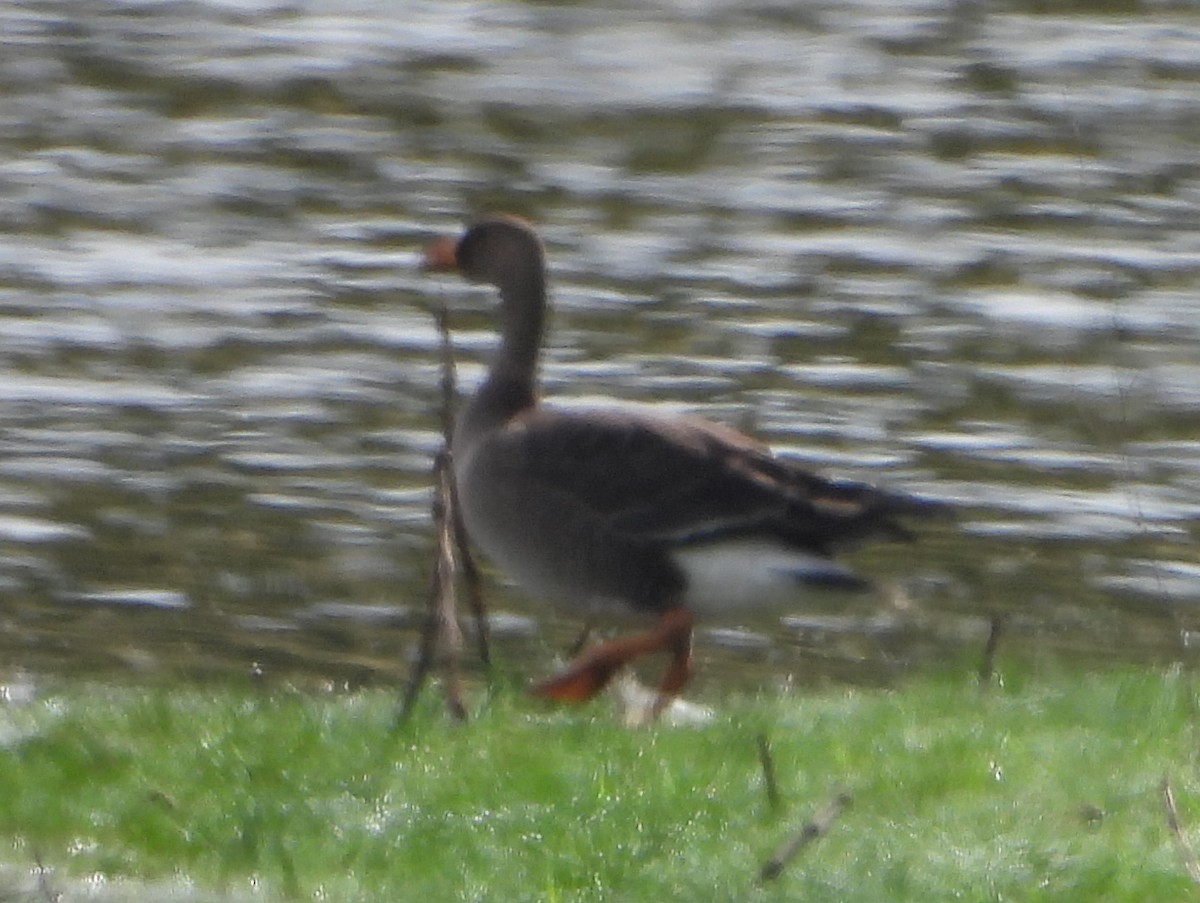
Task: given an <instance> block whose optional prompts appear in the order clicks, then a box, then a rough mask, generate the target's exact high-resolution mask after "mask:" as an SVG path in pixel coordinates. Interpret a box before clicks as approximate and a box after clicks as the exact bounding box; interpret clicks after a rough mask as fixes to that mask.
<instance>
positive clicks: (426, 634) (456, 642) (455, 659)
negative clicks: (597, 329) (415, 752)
mask: <svg viewBox="0 0 1200 903" xmlns="http://www.w3.org/2000/svg"><path fill="white" fill-rule="evenodd" d="M434 319H435V321H436V322H437V327H438V333H439V334H440V336H441V340H442V341H441V356H442V379H441V388H442V405H441V426H442V449H441V451H439V452H438V454H437V457H436V458H435V459H434V463H433V487H434V491H433V502H432V505H431V515H432V519H433V528H434V536H435V538H436V542H437V551H436V554H435V555H434V564H433V573H432V576H431V578H430V585H429V595H428V601H427V603H426V618H425V626H424V627H423V629H422V631H421V642H420V645H419V646H418V649H417V660H416V661H415V662H414V663H413V669H412V673H411V674H410V675H409V680H408V685H407V686H406V687H405V691H404V697H403V700H402V702H401V704H400V709H399V712H398V713H397V716H396V724H397V726H399V725H401V724H403V723H404V722H405V721H407V720H408V717H409V715H410V714H412V709H413V706H414V705H415V703H416V701H417V697H418V696H419V695H420V693H421V689H422V687H423V686H424V685H425V681H426V679H427V678H428V677H429V672H430V671H431V670H432V668H433V661H434V658H435V657H436V656H437V651H438V647H439V646H444V647H445V659H444V661H445V675H446V676H445V688H446V707H447V709H448V710H449V712H450V716H451V717H452V718H454V719H455V720H456V721H463V720H465V719H466V717H467V709H466V705H465V704H464V703H463V695H462V680H461V677H460V674H459V662H460V659H461V652H462V631H461V629H460V628H459V625H458V600H457V595H456V592H455V584H456V582H457V580H458V578H459V577H460V576H461V577H462V579H463V582H464V585H465V586H466V589H467V600H468V604H469V605H470V606H471V611H472V614H473V615H474V618H475V641H476V645H477V649H478V652H479V657H480V659H481V660H482V661H483V664H484V667H488V666H490V665H491V651H490V649H489V643H488V629H487V610H486V607H485V606H484V603H483V593H482V592H481V589H480V580H479V570H478V568H477V567H476V566H475V561H474V559H473V558H472V557H471V553H470V550H469V549H468V547H467V534H466V530H465V529H464V528H463V525H462V517H461V515H460V514H459V508H458V492H457V488H456V487H455V484H454V468H453V466H452V460H451V452H450V437H451V435H452V434H453V431H454V394H455V376H454V355H453V350H452V346H451V343H450V329H449V325H448V318H447V316H446V309H445V306H444V305H439V306H438V307H437V308H436V309H435V310H434Z"/></svg>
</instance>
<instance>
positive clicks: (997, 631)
mask: <svg viewBox="0 0 1200 903" xmlns="http://www.w3.org/2000/svg"><path fill="white" fill-rule="evenodd" d="M1004 624H1005V617H1004V615H992V622H991V626H990V627H989V629H988V637H987V642H986V643H984V645H983V658H982V659H981V660H980V662H979V683H980V685H981V686H987V685H988V684H990V683H991V682H992V675H993V674H995V673H996V650H997V649H999V648H1000V637H1001V636H1002V635H1003V634H1004Z"/></svg>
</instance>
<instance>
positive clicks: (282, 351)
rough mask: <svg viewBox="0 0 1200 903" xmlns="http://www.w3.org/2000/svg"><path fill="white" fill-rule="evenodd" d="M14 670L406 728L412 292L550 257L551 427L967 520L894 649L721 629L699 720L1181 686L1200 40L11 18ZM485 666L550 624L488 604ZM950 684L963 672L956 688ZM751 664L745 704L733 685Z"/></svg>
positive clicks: (475, 341) (863, 30)
mask: <svg viewBox="0 0 1200 903" xmlns="http://www.w3.org/2000/svg"><path fill="white" fill-rule="evenodd" d="M0 34H2V35H3V36H4V52H3V54H0V223H2V224H3V241H2V242H0V600H2V601H0V617H2V621H0V644H2V646H0V648H2V649H3V659H2V660H0V667H3V668H4V669H7V670H8V671H12V670H15V669H29V670H34V671H44V670H50V671H53V672H56V673H61V672H87V673H96V672H100V673H114V672H116V673H119V672H123V671H128V670H131V669H132V670H134V671H137V672H139V673H142V672H145V673H150V674H161V675H165V676H168V677H177V676H186V675H192V676H194V675H206V674H217V675H220V674H225V673H232V674H245V673H248V672H250V671H251V670H252V669H257V670H258V671H262V672H265V673H268V674H272V673H274V674H288V675H303V676H308V677H315V678H318V679H325V678H328V679H337V680H353V681H358V680H384V681H392V680H395V679H397V678H398V677H399V676H401V675H402V674H403V673H404V672H405V671H406V669H407V660H408V657H409V655H410V647H411V646H412V638H413V633H412V628H413V625H414V623H416V621H417V620H418V619H419V616H420V613H421V610H422V606H423V604H424V594H425V586H426V581H427V574H428V569H429V552H430V542H431V540H430V526H429V515H428V509H429V500H430V499H429V477H428V470H429V465H430V460H431V457H432V455H433V453H434V452H435V451H436V450H437V448H438V446H439V443H440V437H439V434H438V405H439V393H438V378H439V371H438V355H437V345H438V337H437V333H436V330H435V329H434V327H433V322H432V319H431V316H430V311H431V309H432V307H433V305H434V304H436V303H439V302H445V303H446V304H448V305H449V306H450V307H451V309H452V312H453V325H454V328H455V335H456V339H455V341H456V347H457V352H458V357H459V360H460V377H461V379H462V381H463V382H464V383H465V384H470V383H472V382H473V381H474V380H476V379H477V378H478V376H479V374H480V372H481V367H482V364H483V361H484V360H485V359H486V354H487V350H488V348H489V347H490V345H491V341H492V339H491V332H490V329H491V319H490V316H489V309H490V308H489V298H488V296H487V294H486V292H481V291H478V290H475V289H472V288H469V287H468V286H466V285H464V284H462V283H461V282H459V281H457V280H452V279H446V278H436V279H434V278H430V277H428V276H425V275H423V274H421V273H420V272H418V271H417V270H416V268H415V261H416V258H417V251H418V250H419V248H420V246H421V244H422V243H423V242H424V241H425V240H426V239H427V238H428V237H429V236H430V235H432V234H433V233H435V232H441V231H457V230H458V229H460V228H461V226H462V224H463V223H464V222H465V221H466V220H468V219H469V218H470V217H471V216H472V215H473V214H476V213H478V212H481V211H484V210H491V209H506V210H512V211H516V212H520V213H522V214H524V215H526V216H528V217H530V218H531V219H533V220H535V221H536V222H537V223H538V224H539V226H540V228H541V229H542V231H543V234H544V236H545V238H546V240H547V244H548V249H549V254H550V260H551V265H552V279H553V292H554V301H555V304H556V312H555V316H554V318H553V323H552V335H551V337H550V343H549V347H548V349H547V353H546V358H545V379H546V383H547V391H548V393H549V394H552V395H555V396H570V397H577V398H579V399H581V400H584V401H595V400H597V399H601V398H605V399H612V398H615V399H618V400H621V401H625V402H649V403H653V404H656V405H661V406H663V407H665V408H668V409H671V410H682V411H691V412H698V413H702V414H705V415H708V416H712V417H715V418H719V419H722V420H724V421H726V422H730V423H733V424H735V425H737V426H740V427H743V428H746V429H750V430H752V431H754V432H756V433H758V434H759V435H761V436H762V437H764V438H765V439H766V440H768V441H769V442H770V443H772V444H773V445H774V446H775V447H777V448H778V449H780V450H781V451H783V452H785V453H788V454H791V455H794V456H796V457H798V458H799V459H801V460H803V461H806V462H808V463H809V464H811V466H813V467H815V468H818V469H820V470H822V471H824V472H827V473H831V474H835V475H839V476H845V477H853V478H857V479H865V480H870V481H876V482H882V483H886V484H887V485H890V486H893V487H896V488H902V489H907V490H910V491H916V492H921V493H924V494H927V495H930V496H934V497H937V498H941V499H945V500H947V501H951V502H954V503H955V504H956V505H958V506H959V507H960V509H961V511H960V514H959V517H958V520H957V523H955V524H953V525H936V526H933V527H931V528H929V529H927V530H925V531H923V532H924V534H925V535H924V537H923V540H922V541H921V542H920V543H919V544H917V545H914V546H904V547H894V546H893V547H886V546H883V547H874V548H871V549H867V550H863V551H862V552H860V553H858V554H857V555H856V556H855V563H856V565H857V566H858V567H859V568H860V569H861V570H862V571H864V572H866V573H870V574H872V575H875V576H877V577H878V578H879V579H880V583H881V586H882V590H881V592H880V594H879V596H878V598H876V599H874V600H873V604H871V603H867V604H865V605H864V604H863V603H862V602H856V603H855V604H854V606H853V607H851V608H841V607H838V606H836V605H834V606H832V607H830V606H824V607H821V608H819V609H808V610H803V611H797V612H795V613H794V614H793V615H791V616H789V617H787V618H785V619H784V620H783V621H782V622H780V623H779V624H778V625H767V626H764V625H752V626H751V627H745V625H738V624H736V623H731V624H722V625H711V626H710V628H709V629H708V631H707V632H706V633H705V634H704V635H703V636H702V638H701V647H700V654H701V656H702V658H704V659H706V660H707V664H706V667H705V668H703V669H702V674H707V675H708V679H709V680H710V681H711V680H714V679H715V676H716V675H719V674H728V675H741V676H743V677H745V678H746V679H747V680H749V681H750V682H752V683H757V682H761V681H763V680H766V679H768V678H767V676H768V675H773V676H776V677H779V676H784V675H793V676H794V677H795V678H796V679H799V680H805V679H810V678H812V677H821V676H826V675H832V676H834V677H837V678H854V677H856V676H863V675H872V676H873V677H877V676H878V675H880V674H884V675H886V674H887V673H894V672H895V671H897V670H903V669H904V668H905V667H908V666H910V665H912V664H914V663H919V662H922V661H928V660H931V659H937V658H938V657H940V656H961V655H962V654H964V650H972V649H974V648H976V647H977V645H981V644H982V638H983V636H984V635H985V634H986V632H987V625H988V624H989V622H990V621H991V620H992V619H993V618H997V617H1003V618H1004V621H1005V623H1006V624H1007V632H1006V634H1005V635H1006V637H1008V638H1009V639H1008V640H1007V641H1008V642H1013V643H1020V644H1022V645H1024V646H1026V647H1028V648H1033V649H1039V650H1046V651H1047V653H1048V654H1063V655H1065V654H1074V653H1084V654H1087V655H1089V656H1098V657H1108V656H1114V655H1115V656H1121V657H1129V656H1132V657H1135V658H1143V659H1163V658H1166V659H1178V660H1183V661H1190V659H1191V658H1192V657H1193V656H1194V653H1193V652H1192V651H1191V647H1192V646H1193V645H1194V641H1195V640H1196V638H1197V636H1200V635H1198V634H1196V632H1195V631H1196V630H1197V629H1200V618H1198V617H1197V604H1198V603H1200V561H1198V560H1197V555H1196V550H1195V546H1194V542H1193V540H1194V534H1195V531H1196V517H1197V514H1198V513H1200V429H1198V427H1200V354H1198V352H1197V348H1198V345H1197V340H1198V339H1200V230H1198V229H1197V228H1196V222H1197V209H1198V207H1200V151H1198V150H1197V148H1200V11H1198V9H1197V7H1196V6H1195V5H1194V4H1192V3H1191V2H1178V3H1171V2H1162V3H1159V2H1153V0H1142V2H1137V0H1126V2H1120V0H1112V2H1105V3H1086V4H1085V3H1080V2H1076V3H1069V2H1043V0H1023V2H1004V3H994V4H975V3H966V2H933V0H926V2H911V0H906V2H893V0H888V2H884V0H861V2H844V0H839V2H825V3H821V2H818V3H807V4H794V3H791V2H787V3H783V2H780V3H773V2H765V0H760V2H754V0H751V2H748V3H747V2H726V0H715V2H709V3H682V2H680V3H677V4H674V5H671V4H659V5H657V6H655V7H654V8H652V9H649V10H647V9H644V8H643V5H642V4H633V3H629V4H572V3H565V4H553V3H536V4H532V3H531V4H520V3H501V2H490V3H489V2H480V3H428V4H402V5H400V6H397V5H396V4H391V3H384V2H379V0H362V2H358V3H343V2H337V3H334V2H307V3H306V2H299V3H295V2H289V3H286V4H285V3H272V2H250V0H247V2H204V0H195V2H168V3H135V2H130V3H119V2H106V0H96V2H87V3H67V2H10V3H6V4H3V5H0ZM489 601H490V605H491V608H492V611H493V612H494V613H495V614H496V624H495V627H496V628H497V634H498V642H499V643H500V645H501V649H502V651H501V653H500V654H501V656H502V658H503V659H504V660H505V661H506V662H508V663H509V665H510V666H512V667H514V668H515V669H518V670H521V671H531V672H542V671H545V670H546V669H547V668H548V667H549V660H550V657H551V653H552V652H554V651H556V650H558V649H560V648H561V647H562V644H563V642H564V641H565V638H566V637H567V636H568V634H569V633H570V629H571V622H570V621H569V620H559V619H553V618H551V617H549V616H548V615H547V614H546V613H544V612H542V611H540V610H539V609H537V608H531V607H527V606H526V600H524V599H523V598H522V597H521V596H520V595H519V594H518V593H516V592H514V591H512V590H511V589H508V588H506V587H504V586H503V585H500V584H497V583H494V582H493V583H492V584H490V592H489ZM970 654H974V653H973V652H972V653H970ZM723 666H727V667H723Z"/></svg>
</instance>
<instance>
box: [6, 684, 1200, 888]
mask: <svg viewBox="0 0 1200 903" xmlns="http://www.w3.org/2000/svg"><path fill="white" fill-rule="evenodd" d="M394 702H395V697H394V695H393V694H388V693H385V692H382V691H371V692H365V693H359V694H353V695H326V696H319V695H311V694H300V693H289V692H283V691H278V692H269V693H265V694H264V693H256V692H251V691H248V690H246V691H243V690H239V691H228V692H222V691H218V690H214V689H213V688H205V689H203V690H201V689H183V690H179V689H176V690H170V691H168V690H162V689H144V688H119V689H113V688H111V687H104V686H99V685H96V686H82V687H72V688H70V689H67V690H64V691H63V692H61V693H59V694H53V695H51V696H49V697H47V698H45V699H43V700H41V701H39V702H35V703H33V704H31V705H27V706H24V707H14V706H7V707H4V708H2V709H0V836H2V837H3V838H4V847H3V849H4V850H5V853H4V855H3V857H0V859H4V860H7V863H8V865H9V867H10V869H17V870H18V871H20V870H22V869H24V870H25V873H26V874H28V870H29V869H32V867H33V865H34V863H35V862H37V861H41V862H43V863H45V865H46V866H47V867H48V869H50V872H49V875H48V877H47V879H46V883H45V884H44V885H43V886H42V887H41V888H39V889H38V890H37V893H38V894H40V895H42V896H43V897H45V896H47V895H49V894H51V893H58V892H61V891H65V894H64V898H65V899H67V900H69V899H71V898H72V892H71V889H72V887H75V885H74V884H73V882H75V881H76V880H78V879H80V878H81V877H85V876H100V877H101V878H102V880H103V881H105V882H110V883H111V882H122V881H128V882H130V883H129V884H128V885H127V886H128V887H130V888H136V887H139V886H143V885H142V884H140V882H147V884H145V885H144V886H147V887H159V888H161V887H162V882H164V881H165V882H171V881H173V882H175V883H176V884H179V883H180V882H183V883H185V884H189V885H193V884H194V886H196V887H199V888H204V889H207V890H208V891H210V892H212V893H215V894H229V895H232V896H235V897H238V898H244V897H252V898H258V899H270V900H274V899H287V898H307V899H314V898H316V899H328V900H335V901H351V900H354V901H375V900H379V901H383V900H387V901H410V900H411V901H422V903H433V901H439V903H440V901H450V900H497V901H499V900H503V901H520V900H530V901H533V900H538V901H585V900H586V901H599V900H621V901H643V900H644V901H655V903H657V901H663V900H760V899H761V900H782V899H805V900H809V901H813V900H830V901H835V900H836V901H839V903H843V901H856V900H863V901H872V903H876V901H880V900H889V901H904V900H912V901H921V903H925V901H928V900H949V899H962V900H1063V901H1067V900H1069V901H1078V900H1085V899H1086V900H1090V901H1096V900H1113V901H1126V900H1127V901H1131V903H1133V901H1138V903H1141V901H1144V900H1148V899H1159V900H1167V899H1183V898H1184V896H1185V895H1187V894H1194V893H1195V892H1196V890H1197V888H1196V887H1194V886H1193V885H1192V882H1191V879H1190V878H1189V877H1188V873H1187V869H1186V867H1185V860H1186V856H1185V855H1184V854H1183V853H1182V852H1181V850H1180V849H1179V846H1178V840H1179V839H1180V838H1181V837H1182V838H1183V839H1184V840H1185V841H1190V840H1191V838H1193V837H1194V838H1195V842H1196V844H1197V845H1200V775H1198V773H1197V754H1198V751H1200V745H1198V742H1197V741H1198V740H1200V732H1198V730H1197V724H1198V720H1197V697H1196V691H1195V685H1194V683H1193V677H1192V676H1191V675H1188V674H1181V673H1174V672H1163V671H1161V670H1158V671H1152V670H1122V671H1119V672H1114V673H1105V674H1095V673H1087V674H1078V673H1071V674H1068V673H1061V674H1045V673H1037V674H1027V675H1024V676H1014V675H1011V674H1010V675H1008V679H1007V680H1006V682H1005V685H1004V686H1002V687H993V688H989V689H988V690H987V691H986V692H981V691H980V689H979V688H977V687H976V686H975V685H974V684H973V683H972V682H971V681H970V680H967V679H965V678H963V677H961V676H949V677H946V676H942V677H933V678H925V679H919V680H914V681H913V682H911V683H908V684H906V685H905V686H903V687H902V688H900V689H897V690H892V691H884V690H847V689H840V688H839V689H829V690H826V691H822V692H818V693H814V694H805V695H793V696H787V697H780V696H773V697H765V698H756V699H731V700H725V701H723V702H721V703H720V711H719V713H718V717H717V719H716V720H715V721H714V722H713V723H711V724H709V725H706V726H703V727H698V728H683V729H666V728H658V729H652V730H628V729H625V728H622V727H620V726H619V725H617V724H616V723H615V721H614V719H613V717H612V714H611V711H610V710H609V709H608V708H606V707H605V706H604V705H603V704H600V705H598V706H597V707H595V708H593V709H589V710H584V711H582V712H581V711H579V710H573V711H561V710H553V711H552V710H548V709H545V708H542V707H541V706H538V705H535V704H533V703H531V702H528V701H527V700H525V699H524V698H522V697H521V696H520V695H519V694H516V693H509V692H501V693H498V694H497V695H496V696H495V697H493V698H492V699H490V700H488V701H484V702H481V703H480V708H479V710H478V711H477V712H475V713H474V714H475V717H474V719H473V720H472V722H471V723H470V724H468V725H466V726H459V727H455V726H453V725H450V724H448V723H446V722H445V721H444V719H443V717H442V715H441V712H440V710H439V709H438V708H437V707H436V701H435V700H434V699H433V698H432V697H430V698H429V699H428V705H427V707H426V708H425V709H423V710H422V711H420V712H419V713H418V714H417V717H416V719H415V721H414V722H413V723H412V724H410V725H408V726H407V727H406V728H405V729H403V730H401V731H398V732H397V731H394V730H392V727H391V721H392V716H393V710H394ZM760 735H764V736H765V737H766V738H767V739H768V740H769V742H770V748H771V751H772V755H771V759H772V761H773V764H774V769H775V771H776V773H777V775H778V783H779V792H780V797H781V799H780V802H779V804H778V806H772V805H771V803H770V802H769V801H768V799H767V794H766V793H765V791H764V783H763V768H762V763H761V760H760V755H759V749H758V743H757V738H758V737H759V736H760ZM1164 777H1169V778H1170V781H1171V783H1172V786H1173V788H1174V792H1175V798H1176V800H1177V803H1178V809H1179V818H1180V821H1181V824H1182V830H1181V832H1180V833H1179V834H1178V835H1176V834H1173V833H1172V831H1171V830H1170V828H1169V826H1168V819H1167V817H1166V814H1165V809H1164V805H1163V795H1162V792H1161V785H1162V782H1163V780H1164ZM843 792H844V793H847V794H848V795H849V796H850V803H849V805H848V806H847V807H846V808H845V809H844V810H842V811H840V813H839V814H838V816H837V818H836V819H834V820H832V822H831V824H830V826H829V830H828V832H827V833H826V834H825V835H824V836H822V837H820V838H819V839H817V840H816V841H814V842H813V843H812V844H810V845H808V846H806V847H805V848H804V849H803V850H802V851H801V852H800V854H799V855H798V856H797V858H796V859H795V860H794V861H792V862H791V863H790V865H789V866H787V867H786V868H785V869H784V871H783V873H782V874H781V875H780V876H779V877H778V879H776V880H774V881H771V882H767V883H765V884H761V883H759V881H758V874H759V871H760V869H761V867H762V865H763V863H764V862H765V861H766V860H767V859H768V858H769V857H770V856H771V854H772V852H773V851H774V850H775V849H776V848H777V847H778V846H779V845H780V844H781V842H783V841H785V840H786V839H787V838H789V837H791V836H794V835H795V834H796V833H797V832H799V831H801V830H802V828H803V827H804V825H805V823H806V822H807V821H809V820H810V819H811V818H812V817H813V816H814V815H815V814H817V813H818V812H819V811H820V810H822V809H823V808H825V807H826V806H827V805H828V804H829V803H830V801H831V800H833V799H835V798H836V797H837V795H838V794H839V793H843ZM0 896H4V898H5V899H10V898H11V896H5V895H4V894H0ZM129 896H132V897H138V896H141V897H142V898H145V899H152V898H156V894H155V892H154V891H147V892H146V893H145V894H139V893H137V892H135V891H130V893H129ZM206 899H207V898H206Z"/></svg>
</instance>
